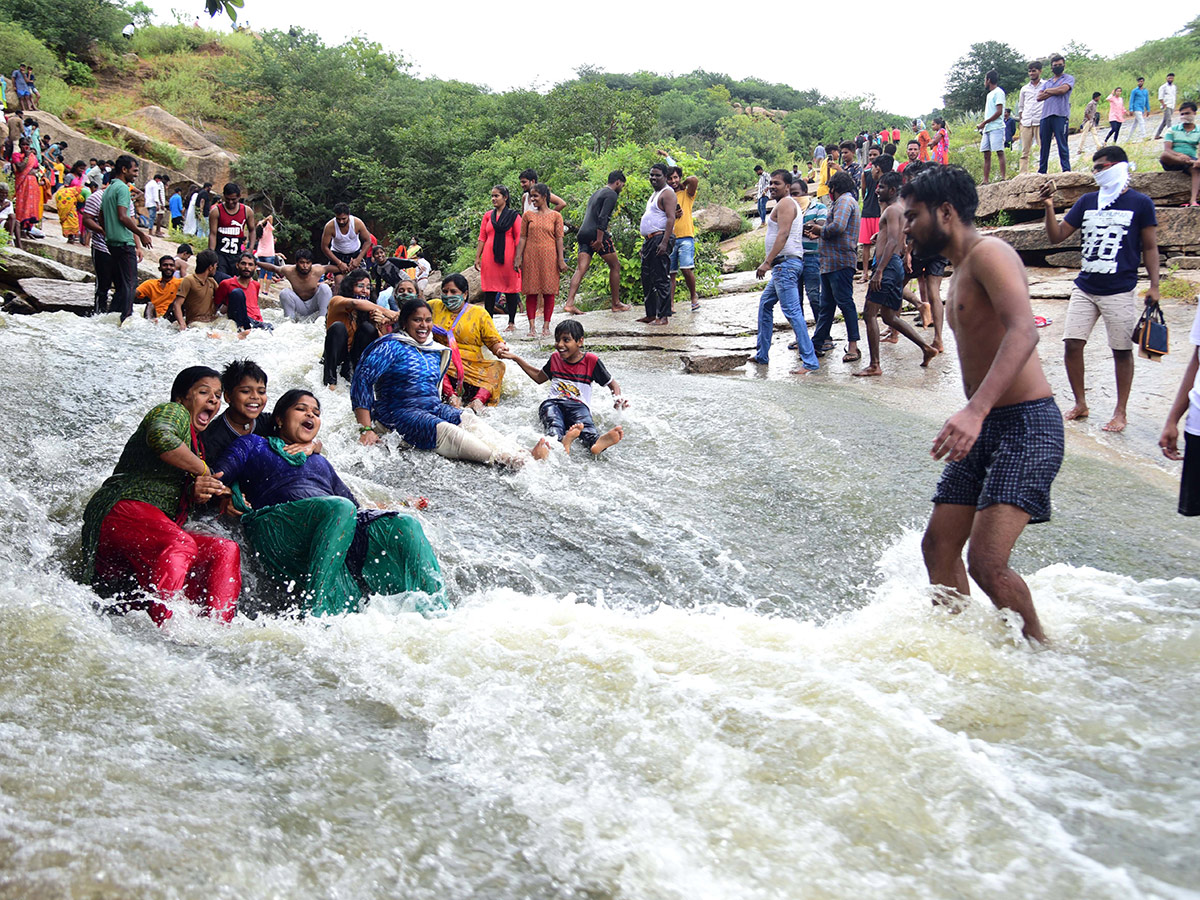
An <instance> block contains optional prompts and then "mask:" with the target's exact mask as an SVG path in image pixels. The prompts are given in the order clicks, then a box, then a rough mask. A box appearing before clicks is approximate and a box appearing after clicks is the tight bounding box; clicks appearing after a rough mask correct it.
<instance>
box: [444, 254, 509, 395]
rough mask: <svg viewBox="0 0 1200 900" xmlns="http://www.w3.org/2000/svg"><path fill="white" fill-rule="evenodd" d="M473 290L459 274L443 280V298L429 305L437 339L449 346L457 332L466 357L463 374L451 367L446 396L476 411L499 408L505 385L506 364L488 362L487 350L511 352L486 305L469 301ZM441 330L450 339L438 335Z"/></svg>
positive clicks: (447, 378) (459, 344)
mask: <svg viewBox="0 0 1200 900" xmlns="http://www.w3.org/2000/svg"><path fill="white" fill-rule="evenodd" d="M469 291H470V287H469V285H468V284H467V279H466V278H464V277H463V276H462V275H461V274H459V273H457V272H455V273H454V274H453V275H447V276H446V277H445V278H443V279H442V295H441V298H440V299H436V300H431V301H430V302H429V307H430V309H432V310H433V325H434V339H435V340H437V341H439V342H440V343H448V342H449V340H448V335H449V334H450V333H453V335H454V340H455V342H456V343H457V344H458V350H459V354H460V356H461V358H462V367H463V371H462V375H461V377H459V378H457V379H455V377H454V376H456V375H457V373H456V372H455V371H454V368H453V367H451V368H450V369H448V370H447V372H446V378H445V379H444V380H443V381H442V393H443V394H445V395H450V394H457V395H458V397H459V398H460V399H461V400H462V402H463V404H464V405H465V406H469V407H470V408H471V409H473V410H474V411H475V412H480V411H481V410H482V409H483V407H484V406H485V405H486V406H495V405H496V403H497V401H499V399H500V388H501V385H502V384H503V382H504V363H503V362H501V361H500V360H498V359H484V357H483V348H484V347H485V346H486V347H487V348H488V349H489V350H490V351H491V352H492V353H494V354H498V352H499V351H500V350H507V349H508V345H507V344H506V343H504V339H503V338H502V337H500V332H498V331H497V330H496V326H495V325H494V324H492V317H491V316H489V315H488V313H487V310H485V309H484V308H483V307H482V306H473V305H472V304H470V303H468V302H467V299H468V293H469ZM438 329H441V330H442V331H444V332H446V335H447V336H445V337H444V336H443V335H441V334H439V333H438Z"/></svg>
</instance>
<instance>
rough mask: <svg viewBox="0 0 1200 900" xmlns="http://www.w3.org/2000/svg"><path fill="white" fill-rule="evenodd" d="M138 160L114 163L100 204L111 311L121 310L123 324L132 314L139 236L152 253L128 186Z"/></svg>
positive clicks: (130, 158) (135, 176) (124, 160)
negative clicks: (109, 267)
mask: <svg viewBox="0 0 1200 900" xmlns="http://www.w3.org/2000/svg"><path fill="white" fill-rule="evenodd" d="M137 174H138V164H137V160H136V159H134V158H133V157H132V156H129V155H128V154H126V155H124V156H120V157H118V158H117V161H116V162H115V163H114V164H113V176H112V181H111V182H109V185H108V188H107V189H106V190H105V191H104V199H103V200H102V201H101V202H100V224H101V225H102V226H103V227H104V240H105V243H107V244H108V255H109V259H110V260H111V262H112V270H113V288H114V290H113V298H112V305H111V306H109V311H112V310H114V309H115V310H118V311H119V312H120V313H121V321H122V322H124V321H125V320H126V319H128V318H129V317H130V316H131V315H133V297H134V290H135V288H136V283H137V264H138V259H137V247H136V246H135V245H134V238H135V237H136V238H137V240H138V241H140V242H141V245H142V246H143V247H145V248H146V249H147V250H149V249H150V248H151V246H152V244H151V241H150V236H149V235H148V234H146V232H144V231H142V229H140V228H138V226H137V222H135V221H134V219H133V216H132V215H131V214H130V209H131V208H132V207H133V198H132V197H131V196H130V193H129V185H131V184H133V182H134V180H135V179H136V178H137Z"/></svg>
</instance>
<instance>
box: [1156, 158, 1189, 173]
mask: <svg viewBox="0 0 1200 900" xmlns="http://www.w3.org/2000/svg"><path fill="white" fill-rule="evenodd" d="M1194 162H1195V160H1191V161H1189V162H1185V163H1181V162H1175V161H1174V160H1167V159H1164V160H1161V161H1160V164H1161V165H1162V167H1163V171H1164V172H1190V171H1192V164H1193V163H1194Z"/></svg>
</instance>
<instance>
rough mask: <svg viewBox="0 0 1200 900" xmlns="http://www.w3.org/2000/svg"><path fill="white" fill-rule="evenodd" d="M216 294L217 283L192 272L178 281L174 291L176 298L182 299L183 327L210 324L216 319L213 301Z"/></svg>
mask: <svg viewBox="0 0 1200 900" xmlns="http://www.w3.org/2000/svg"><path fill="white" fill-rule="evenodd" d="M216 293H217V282H216V280H215V279H212V278H204V277H201V276H200V275H198V274H196V273H195V272H192V273H191V274H190V275H184V276H183V278H181V279H180V280H179V287H178V288H176V290H175V296H176V297H182V298H183V321H184V324H185V325H191V324H192V323H193V322H211V321H212V320H213V319H215V318H216V317H217V304H216V301H215V300H214V298H215V296H216Z"/></svg>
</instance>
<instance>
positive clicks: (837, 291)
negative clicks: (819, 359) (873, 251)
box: [812, 266, 858, 347]
mask: <svg viewBox="0 0 1200 900" xmlns="http://www.w3.org/2000/svg"><path fill="white" fill-rule="evenodd" d="M839 309H840V310H841V311H842V316H843V317H844V318H845V320H846V340H848V341H852V342H857V341H858V309H857V308H856V307H855V306H854V267H853V266H848V267H847V268H845V269H837V270H835V271H833V272H825V273H823V274H822V275H821V316H820V318H818V319H817V327H816V330H815V331H813V336H812V339H813V343H814V344H816V345H817V346H818V347H820V346H821V345H822V344H824V343H825V342H826V341H828V340H829V332H830V330H831V329H832V328H833V314H834V312H836V311H837V310H839Z"/></svg>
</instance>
